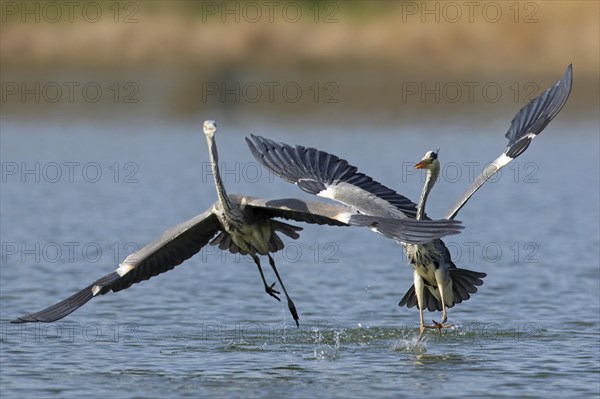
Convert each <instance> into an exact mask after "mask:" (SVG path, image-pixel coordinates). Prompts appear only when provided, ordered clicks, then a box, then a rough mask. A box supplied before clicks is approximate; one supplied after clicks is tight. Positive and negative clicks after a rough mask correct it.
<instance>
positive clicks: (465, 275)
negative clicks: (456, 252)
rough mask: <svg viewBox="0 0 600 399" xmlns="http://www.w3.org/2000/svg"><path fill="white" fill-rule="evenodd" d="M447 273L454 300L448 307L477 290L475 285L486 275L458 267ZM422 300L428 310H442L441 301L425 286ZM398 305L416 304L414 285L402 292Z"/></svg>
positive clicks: (478, 284) (464, 299) (479, 283)
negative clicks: (450, 281) (402, 295)
mask: <svg viewBox="0 0 600 399" xmlns="http://www.w3.org/2000/svg"><path fill="white" fill-rule="evenodd" d="M448 273H449V274H450V278H451V279H452V292H453V294H454V301H453V302H452V303H447V304H446V306H447V307H448V308H451V307H453V306H454V305H455V304H457V303H461V302H462V301H466V300H467V299H469V298H471V295H470V294H474V293H476V292H477V287H479V286H480V285H482V284H483V278H484V277H485V276H487V274H485V273H479V272H474V271H472V270H467V269H458V268H455V269H454V268H453V269H450V270H448ZM435 291H436V293H437V288H435ZM438 296H439V295H438ZM423 302H424V307H425V309H427V310H429V311H430V312H435V311H436V310H437V311H440V312H441V311H442V302H441V301H440V300H438V299H437V297H436V296H435V295H434V294H433V293H432V292H431V291H430V290H429V288H426V289H425V290H424V292H423ZM398 306H406V307H407V308H412V307H414V306H417V294H416V292H415V286H414V285H412V286H411V287H410V288H409V289H408V291H407V292H406V294H404V297H402V299H401V300H400V303H398Z"/></svg>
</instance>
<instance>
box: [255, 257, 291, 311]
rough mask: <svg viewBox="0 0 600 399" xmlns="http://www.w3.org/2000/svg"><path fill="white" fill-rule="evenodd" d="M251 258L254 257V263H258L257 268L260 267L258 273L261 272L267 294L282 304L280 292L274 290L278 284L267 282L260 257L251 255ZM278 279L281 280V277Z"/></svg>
mask: <svg viewBox="0 0 600 399" xmlns="http://www.w3.org/2000/svg"><path fill="white" fill-rule="evenodd" d="M250 256H252V259H253V260H254V263H256V266H258V271H259V272H260V277H261V278H262V281H263V284H264V285H265V291H266V293H267V294H269V295H271V296H272V297H273V298H275V299H277V300H278V301H280V302H281V299H279V297H278V296H277V295H279V291H277V290H275V289H274V288H273V287H274V286H275V284H276V283H273V284H271V285H269V284H267V280H266V279H265V274H264V273H263V270H262V267H261V266H260V259H258V256H256V255H255V254H250ZM277 277H278V278H279V276H277ZM284 290H285V289H284Z"/></svg>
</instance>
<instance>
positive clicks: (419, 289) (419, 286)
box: [413, 270, 425, 339]
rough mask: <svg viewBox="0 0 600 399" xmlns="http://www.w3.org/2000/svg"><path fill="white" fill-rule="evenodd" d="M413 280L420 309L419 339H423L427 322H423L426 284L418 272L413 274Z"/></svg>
mask: <svg viewBox="0 0 600 399" xmlns="http://www.w3.org/2000/svg"><path fill="white" fill-rule="evenodd" d="M413 280H414V285H415V293H416V294H417V306H418V307H419V332H420V334H419V339H421V338H423V334H424V333H425V322H424V321H423V306H424V303H423V290H424V289H425V284H424V282H423V278H422V277H421V276H419V274H418V273H417V271H416V270H415V271H414V272H413Z"/></svg>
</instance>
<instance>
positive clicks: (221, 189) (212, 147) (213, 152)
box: [206, 136, 231, 211]
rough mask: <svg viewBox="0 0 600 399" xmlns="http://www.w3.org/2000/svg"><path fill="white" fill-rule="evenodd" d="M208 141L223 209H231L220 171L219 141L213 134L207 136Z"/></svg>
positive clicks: (211, 162) (211, 163)
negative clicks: (217, 141)
mask: <svg viewBox="0 0 600 399" xmlns="http://www.w3.org/2000/svg"><path fill="white" fill-rule="evenodd" d="M206 141H207V142H208V153H209V155H210V166H211V168H212V172H213V177H214V179H215V187H216V188H217V197H218V198H219V203H220V204H221V206H222V207H223V210H225V211H229V210H231V203H230V202H229V197H227V192H226V191H225V186H224V185H223V181H222V180H221V173H220V172H219V154H218V153H217V143H216V142H215V139H214V137H212V136H207V137H206Z"/></svg>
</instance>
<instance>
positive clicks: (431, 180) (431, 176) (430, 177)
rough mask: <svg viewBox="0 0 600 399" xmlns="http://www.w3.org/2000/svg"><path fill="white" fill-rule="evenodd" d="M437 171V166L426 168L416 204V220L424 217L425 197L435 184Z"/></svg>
mask: <svg viewBox="0 0 600 399" xmlns="http://www.w3.org/2000/svg"><path fill="white" fill-rule="evenodd" d="M439 173H440V170H439V168H434V169H433V170H430V169H428V170H427V180H426V181H425V185H424V186H423V191H422V192H421V198H420V199H419V204H418V205H417V220H423V218H424V217H425V203H426V202H427V197H429V193H430V192H431V189H432V188H433V186H434V185H435V181H436V180H437V178H438V174H439Z"/></svg>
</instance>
